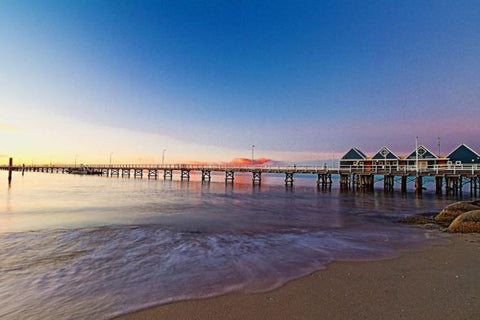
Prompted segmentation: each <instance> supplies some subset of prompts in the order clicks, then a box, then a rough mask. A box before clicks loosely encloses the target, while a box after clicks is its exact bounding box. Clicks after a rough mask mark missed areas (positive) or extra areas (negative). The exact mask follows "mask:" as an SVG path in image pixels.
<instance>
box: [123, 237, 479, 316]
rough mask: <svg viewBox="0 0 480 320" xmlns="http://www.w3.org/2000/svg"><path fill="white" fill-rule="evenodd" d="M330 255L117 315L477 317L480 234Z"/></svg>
mask: <svg viewBox="0 0 480 320" xmlns="http://www.w3.org/2000/svg"><path fill="white" fill-rule="evenodd" d="M447 239H448V242H449V244H446V245H435V246H431V245H425V244H422V245H420V246H418V247H416V248H409V249H406V250H403V251H402V255H401V256H400V257H399V258H395V259H390V260H381V261H366V262H335V263H332V264H330V265H328V266H327V268H326V269H324V270H320V271H317V272H314V273H312V274H310V275H308V276H306V277H303V278H300V279H297V280H294V281H291V282H289V283H287V284H286V285H284V286H282V287H280V288H278V289H275V290H273V291H270V292H265V293H252V294H250V293H238V292H237V293H231V294H227V295H223V296H219V297H214V298H208V299H199V300H189V301H180V302H176V303H171V304H167V305H162V306H158V307H154V308H150V309H146V310H141V311H139V312H135V313H132V314H128V315H125V316H121V317H119V318H117V319H122V320H141V319H435V320H438V319H462V320H465V319H472V320H473V319H480V277H479V275H478V273H479V271H480V234H455V235H450V236H448V237H447Z"/></svg>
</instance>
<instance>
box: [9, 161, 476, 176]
mask: <svg viewBox="0 0 480 320" xmlns="http://www.w3.org/2000/svg"><path fill="white" fill-rule="evenodd" d="M47 168H50V169H72V168H89V169H97V170H110V169H116V170H129V169H130V170H189V171H205V170H208V171H235V172H264V173H285V172H290V173H298V174H302V173H305V174H315V173H330V174H349V173H357V174H379V175H388V174H391V175H444V174H452V175H456V174H463V175H466V174H467V175H479V174H480V165H478V164H473V165H465V164H464V165H434V166H428V167H417V166H414V165H404V166H400V165H372V166H340V167H331V166H327V165H319V166H311V165H310V166H308V165H306V166H303V165H232V164H184V163H178V164H164V165H162V164H81V165H75V164H45V165H14V166H13V170H17V171H18V170H27V171H32V169H47ZM0 169H8V166H7V165H0ZM33 171H35V170H33Z"/></svg>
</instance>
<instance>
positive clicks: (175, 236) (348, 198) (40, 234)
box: [0, 172, 453, 320]
mask: <svg viewBox="0 0 480 320" xmlns="http://www.w3.org/2000/svg"><path fill="white" fill-rule="evenodd" d="M250 179H251V177H250V176H243V177H242V176H238V177H236V180H235V184H234V185H225V183H224V182H223V176H221V175H220V176H213V181H212V182H210V183H208V184H205V183H204V184H202V183H201V182H199V181H198V180H199V177H198V176H193V179H192V181H190V182H181V181H175V180H174V181H164V180H146V179H143V180H140V179H122V178H120V179H118V178H106V177H93V176H75V175H66V174H65V175H63V174H47V173H30V172H27V173H26V174H25V176H24V177H22V176H21V175H20V174H19V173H14V177H13V183H12V185H11V188H8V186H7V183H6V182H7V178H6V172H1V173H0V199H1V200H0V319H4V320H5V319H108V318H111V317H112V316H115V315H119V314H123V313H126V312H129V311H132V310H136V309H139V308H144V307H147V306H152V305H157V304H161V303H166V302H169V301H174V300H179V299H190V298H198V297H206V296H212V295H218V294H221V293H225V292H229V291H232V290H239V291H247V292H254V291H264V290H269V289H272V288H275V287H278V286H279V285H281V284H283V283H285V282H286V281H288V280H290V279H294V278H297V277H300V276H302V275H305V274H308V273H310V272H312V271H314V270H318V269H321V268H323V267H325V265H326V264H327V263H329V262H331V261H335V260H352V261H355V260H366V259H381V258H386V257H394V256H396V255H397V254H398V253H397V252H398V248H400V247H403V246H406V245H409V244H412V243H416V242H420V241H426V240H427V241H435V240H428V239H431V238H432V235H431V234H430V233H428V232H427V231H425V230H423V229H421V228H418V227H411V226H405V225H401V224H397V223H395V220H397V219H398V218H400V217H404V216H409V215H413V214H416V213H423V212H435V211H438V210H440V209H441V208H442V207H444V206H445V205H446V204H448V203H451V202H452V201H453V200H452V199H445V198H441V197H440V198H438V197H436V196H435V195H434V194H431V193H428V192H426V193H424V194H423V196H422V197H421V198H418V197H415V195H414V194H413V193H409V194H407V195H404V196H402V195H401V194H400V193H399V192H395V193H392V194H389V193H385V192H383V190H377V191H376V192H375V193H374V194H366V193H362V192H353V191H350V192H341V191H340V190H338V189H337V188H335V187H336V186H338V182H337V183H334V188H333V189H332V190H331V191H327V192H322V191H318V190H317V188H316V186H315V180H314V179H311V178H308V177H305V178H301V177H300V178H297V179H296V180H295V187H294V188H292V189H287V188H285V186H284V185H283V183H282V181H283V177H268V176H267V177H264V180H263V183H262V186H261V187H258V186H256V187H254V186H252V185H251V180H250ZM215 180H216V181H218V182H215Z"/></svg>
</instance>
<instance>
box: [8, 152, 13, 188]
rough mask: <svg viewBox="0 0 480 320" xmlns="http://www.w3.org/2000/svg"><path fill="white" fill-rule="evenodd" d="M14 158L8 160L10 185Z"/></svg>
mask: <svg viewBox="0 0 480 320" xmlns="http://www.w3.org/2000/svg"><path fill="white" fill-rule="evenodd" d="M12 167H13V158H10V159H8V184H11V183H12Z"/></svg>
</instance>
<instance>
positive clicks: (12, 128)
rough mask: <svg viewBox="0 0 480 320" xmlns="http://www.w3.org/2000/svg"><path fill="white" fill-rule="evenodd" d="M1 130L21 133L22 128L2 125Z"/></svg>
mask: <svg viewBox="0 0 480 320" xmlns="http://www.w3.org/2000/svg"><path fill="white" fill-rule="evenodd" d="M0 130H5V131H19V130H20V128H19V127H17V126H14V125H11V124H5V123H0Z"/></svg>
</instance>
